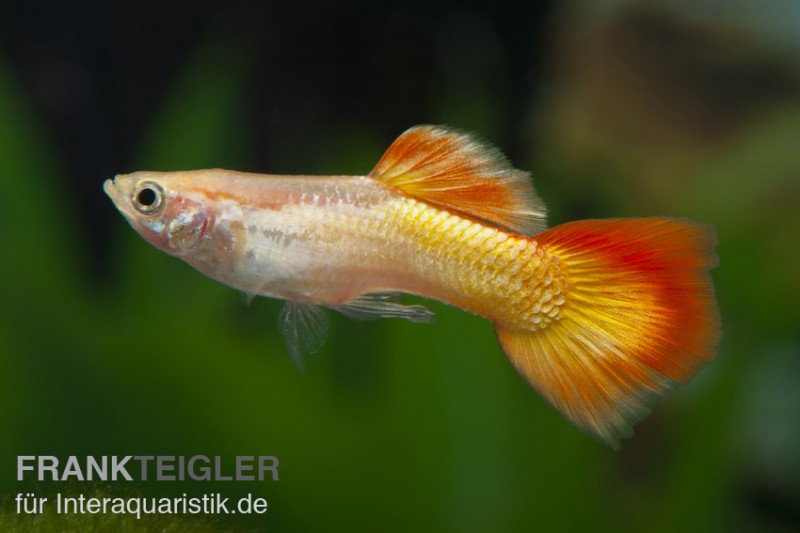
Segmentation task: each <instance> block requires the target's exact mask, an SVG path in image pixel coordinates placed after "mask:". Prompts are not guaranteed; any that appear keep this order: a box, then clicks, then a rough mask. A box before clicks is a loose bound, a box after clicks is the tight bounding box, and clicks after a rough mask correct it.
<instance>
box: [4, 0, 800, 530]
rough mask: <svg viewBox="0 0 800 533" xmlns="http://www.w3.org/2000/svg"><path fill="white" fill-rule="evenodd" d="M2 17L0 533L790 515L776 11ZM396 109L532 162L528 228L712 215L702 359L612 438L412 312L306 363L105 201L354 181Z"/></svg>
mask: <svg viewBox="0 0 800 533" xmlns="http://www.w3.org/2000/svg"><path fill="white" fill-rule="evenodd" d="M2 11H3V13H2V17H0V236H2V237H3V251H2V252H0V309H2V317H1V318H2V320H0V428H2V429H1V430H0V435H2V437H0V495H2V497H4V498H5V501H4V503H3V506H2V513H1V514H0V530H3V531H6V530H11V531H47V530H65V529H67V530H81V531H88V530H108V531H116V530H129V531H139V530H152V531H162V530H167V531H198V530H202V531H205V530H209V531H211V530H218V529H225V528H229V527H235V528H238V529H239V530H251V529H257V530H270V531H320V530H326V531H340V530H341V531H386V530H398V531H399V530H417V531H459V532H460V531H530V530H546V531H552V530H575V531H585V530H590V529H591V530H599V531H670V532H671V531H676V530H684V531H717V530H719V531H776V532H783V531H795V530H798V529H800V328H798V325H797V319H798V313H797V310H796V308H797V301H800V274H798V265H800V247H798V246H797V235H798V234H800V210H798V208H797V206H798V200H800V150H798V149H797V147H798V139H800V37H798V36H799V35H800V31H799V30H800V9H798V7H795V4H794V3H791V2H787V3H770V4H769V6H768V7H767V6H766V5H765V4H764V3H761V2H758V1H756V0H742V1H739V2H735V3H730V2H719V1H711V0H702V1H699V2H668V1H659V0H628V1H617V2H588V1H584V2H581V1H577V0H574V1H568V2H558V3H556V2H527V3H508V2H435V3H428V2H416V1H411V2H385V3H384V2H373V3H371V2H281V3H278V2H245V1H234V2H225V3H219V4H201V3H189V2H136V3H117V2H85V3H66V4H60V3H55V2H46V3H38V4H30V3H29V4H24V3H21V2H13V3H9V4H8V5H5V6H4V7H3V10H2ZM419 123H434V124H448V125H450V126H453V127H457V128H460V129H463V130H468V131H473V132H475V133H476V134H478V135H479V136H480V137H482V138H484V139H486V140H487V141H489V142H491V143H492V144H494V145H496V146H498V147H499V148H500V149H501V150H502V151H503V152H504V153H506V155H508V156H509V158H510V159H511V161H512V162H513V163H514V164H515V166H517V167H518V168H522V169H526V170H530V171H531V172H532V174H533V176H534V181H535V184H536V187H537V190H538V191H539V193H540V195H541V196H542V198H543V199H544V201H545V203H546V204H547V206H548V208H549V211H550V224H551V225H557V224H560V223H563V222H566V221H569V220H573V219H580V218H591V217H616V216H655V215H663V216H686V217H690V218H692V219H694V220H698V221H701V222H706V223H711V224H714V226H715V227H716V228H717V232H718V235H719V241H720V245H719V248H718V253H719V256H720V265H721V266H720V267H719V268H717V269H716V270H714V271H713V273H712V274H713V277H714V280H715V285H716V288H717V295H718V299H719V304H720V310H721V314H722V318H723V340H722V343H721V346H720V348H719V352H718V358H717V360H716V361H715V362H714V363H712V364H710V365H708V367H707V368H705V369H704V370H703V371H702V372H701V373H700V374H699V375H698V377H697V378H695V379H694V380H693V381H692V382H691V383H689V384H688V385H686V386H684V387H682V388H680V389H679V390H678V391H677V392H676V393H675V394H673V395H671V396H670V397H668V398H666V399H665V400H664V401H662V402H661V403H659V405H657V406H656V408H655V409H654V412H653V414H652V415H651V417H650V418H648V419H647V420H646V421H644V422H643V423H641V424H639V426H637V431H636V435H635V437H633V438H632V439H629V440H627V441H625V442H623V446H622V450H621V451H620V452H613V451H611V450H608V449H606V448H605V447H604V446H603V445H601V444H599V443H597V442H595V441H594V440H592V439H591V438H589V437H586V436H584V435H582V434H580V433H579V432H578V431H576V430H575V429H574V428H573V427H571V426H570V425H569V424H568V423H567V422H566V421H564V420H563V419H562V418H561V417H560V416H559V415H558V414H557V413H556V412H554V411H553V410H552V409H551V408H550V407H549V406H548V405H547V404H546V403H545V402H544V401H543V400H542V399H540V398H538V397H537V396H536V394H535V393H533V392H532V391H531V390H530V389H529V388H528V387H527V386H526V385H525V383H524V382H523V381H522V380H521V379H520V378H519V377H518V376H517V375H516V374H515V373H514V371H513V369H512V368H511V366H510V365H509V364H508V362H507V361H506V360H505V358H504V357H503V355H502V353H501V350H500V348H499V347H498V346H497V343H496V340H495V338H494V335H493V331H492V327H491V325H490V324H489V323H488V322H486V321H483V320H481V319H479V318H477V317H473V316H471V315H467V314H466V313H463V312H461V311H459V310H456V309H452V308H448V307H445V306H443V305H439V304H436V303H431V304H426V305H430V306H431V308H432V309H433V310H435V311H436V313H437V318H438V321H437V323H436V324H434V325H431V326H425V325H415V324H408V323H402V322H398V321H392V320H383V321H376V322H354V321H350V320H346V319H343V318H340V317H334V319H333V321H332V325H331V332H330V338H329V340H328V343H327V344H326V346H325V347H324V348H323V350H322V351H321V352H320V353H318V354H317V355H315V356H314V357H312V358H311V359H310V360H309V361H308V371H307V372H306V373H305V374H303V373H300V372H299V371H298V370H297V369H296V368H295V367H294V365H293V364H292V363H291V361H290V359H289V356H288V354H287V352H286V350H285V348H284V346H283V342H282V339H281V338H280V335H279V333H278V331H277V327H276V325H275V320H276V317H277V314H278V310H279V309H280V303H279V302H274V301H269V300H265V299H257V300H256V301H254V302H253V303H252V304H251V305H246V303H245V301H244V297H243V296H242V295H240V294H238V293H236V292H235V291H233V290H231V289H228V288H226V287H223V286H221V285H219V284H217V283H215V282H213V281H211V280H209V279H207V278H204V277H203V276H201V275H200V274H198V273H196V272H194V271H193V270H192V269H191V268H190V267H188V266H187V265H185V264H183V263H181V262H180V261H178V260H176V259H173V258H170V257H168V256H166V255H164V254H162V253H161V252H159V251H158V250H156V249H154V248H152V247H151V246H149V245H148V244H147V243H145V242H144V241H143V240H142V239H141V238H139V237H138V236H137V235H136V234H135V232H133V231H132V230H131V229H130V228H129V227H128V226H127V224H125V222H124V221H123V219H122V218H121V217H120V216H119V214H118V213H117V212H116V210H115V209H114V207H113V206H112V204H111V202H110V201H109V200H108V198H107V197H106V196H105V195H104V194H103V192H102V183H103V181H104V180H105V179H107V178H109V177H112V176H113V175H115V174H117V173H124V172H130V171H135V170H144V169H150V170H178V169H192V168H208V167H223V168H232V169H236V170H246V171H254V172H264V173H303V174H364V173H366V172H368V171H369V170H370V169H371V167H372V166H373V165H374V164H375V162H377V160H378V158H379V157H380V155H381V153H382V152H383V150H384V149H385V148H386V147H387V146H388V145H389V144H390V143H391V141H392V140H393V139H394V138H395V137H396V136H397V135H399V134H400V133H401V132H402V131H404V130H405V129H406V128H408V127H410V126H412V125H415V124H419ZM38 454H42V455H58V456H62V457H66V456H68V455H77V456H85V455H126V454H145V455H195V454H205V455H212V456H213V455H221V456H223V457H226V458H232V457H234V456H237V455H253V454H255V455H276V456H278V457H279V458H280V460H281V481H279V482H261V483H259V482H253V483H247V482H241V483H211V484H205V485H198V484H197V482H187V483H184V484H180V483H175V484H171V483H164V482H162V483H154V484H135V485H134V486H133V487H130V486H126V485H119V484H118V485H111V486H98V485H97V484H85V485H84V484H69V485H66V484H63V483H41V484H39V483H20V482H17V481H16V477H15V467H16V465H15V460H16V457H17V456H18V455H38ZM28 490H32V491H35V492H37V493H41V494H44V495H48V494H54V493H55V492H59V491H60V492H66V493H71V494H72V493H78V492H83V493H86V494H87V495H97V494H109V493H115V492H116V491H120V490H122V491H130V492H131V493H134V494H141V495H168V496H174V495H180V493H182V492H184V491H186V492H189V493H202V492H210V491H220V492H223V493H225V495H231V496H238V495H241V494H246V493H248V492H251V493H253V494H255V495H258V496H263V497H265V498H267V499H268V501H269V502H270V510H269V512H268V513H267V514H266V515H265V516H263V517H256V518H252V519H247V518H239V519H238V520H229V519H220V520H217V519H216V518H214V517H162V518H153V517H149V518H147V519H145V520H144V521H141V522H137V521H136V520H128V519H127V518H124V517H123V518H119V517H117V518H116V519H115V520H118V521H111V522H104V521H103V520H106V519H107V518H108V517H93V516H86V517H73V516H58V515H55V514H47V515H45V516H43V517H24V516H23V517H18V516H16V514H15V513H14V511H13V501H12V500H11V499H10V498H13V495H14V494H16V493H17V492H23V491H28ZM229 518H230V517H229ZM101 519H102V520H101ZM37 520H38V521H37ZM103 528H105V529H103Z"/></svg>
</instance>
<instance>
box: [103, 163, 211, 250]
mask: <svg viewBox="0 0 800 533" xmlns="http://www.w3.org/2000/svg"><path fill="white" fill-rule="evenodd" d="M184 178H185V177H184V176H183V175H182V173H169V172H134V173H133V174H119V175H117V176H115V177H114V179H113V180H110V179H109V180H106V181H105V183H104V184H103V190H104V191H105V192H106V194H107V195H108V196H109V197H110V198H111V201H112V202H114V205H115V206H116V208H117V209H118V210H119V212H120V213H122V216H123V217H125V219H126V220H127V221H128V223H129V224H130V225H131V226H132V227H133V229H135V230H136V232H137V233H139V235H141V236H142V237H144V239H145V240H146V241H148V242H149V243H150V244H152V245H153V246H155V247H157V248H159V249H160V250H162V251H164V252H166V253H168V254H170V255H175V256H185V255H188V254H190V253H192V252H193V251H195V249H196V248H197V247H198V245H199V244H200V243H201V242H202V240H203V237H204V236H206V235H208V233H209V231H210V230H211V227H212V225H213V222H214V217H213V214H212V213H211V210H210V209H209V207H208V205H207V204H206V203H205V202H203V199H202V195H198V193H197V192H196V191H193V190H192V189H191V188H189V187H187V185H186V180H185V179H184Z"/></svg>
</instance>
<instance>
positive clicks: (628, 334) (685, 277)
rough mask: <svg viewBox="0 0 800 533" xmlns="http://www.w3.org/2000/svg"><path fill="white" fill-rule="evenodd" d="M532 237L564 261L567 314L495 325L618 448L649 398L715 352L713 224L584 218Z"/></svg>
mask: <svg viewBox="0 0 800 533" xmlns="http://www.w3.org/2000/svg"><path fill="white" fill-rule="evenodd" d="M535 239H536V240H537V241H538V242H539V243H540V244H541V245H542V246H544V247H545V249H546V250H547V251H548V252H549V253H552V254H555V255H557V256H558V257H559V258H560V260H561V265H562V267H563V270H564V271H566V273H567V280H568V284H569V285H568V289H567V293H566V302H565V304H564V306H563V307H562V311H563V313H562V315H561V318H560V319H559V320H557V321H555V322H553V323H551V324H549V325H548V326H547V327H545V328H543V329H541V330H537V331H524V330H513V329H506V328H504V327H502V326H499V325H497V326H496V331H497V336H498V339H499V341H500V344H501V345H502V347H503V350H504V351H505V353H506V355H507V356H508V358H509V359H510V360H511V362H512V363H513V364H514V366H515V367H516V369H517V370H518V371H519V372H520V374H522V375H523V376H524V377H525V379H526V380H527V381H528V382H529V383H530V384H531V386H533V387H534V388H535V389H536V390H537V391H538V392H539V393H540V394H541V395H542V396H543V397H544V398H546V399H547V400H548V401H549V402H550V403H551V404H552V405H553V406H554V407H556V409H558V410H559V411H561V413H562V414H564V416H566V417H567V418H568V419H569V420H570V421H571V422H573V423H574V424H575V425H576V426H577V427H578V428H580V429H581V430H583V431H585V432H587V433H589V434H591V435H594V436H596V437H598V438H599V439H601V440H603V441H605V442H606V443H607V444H609V445H610V446H612V447H614V448H617V447H618V446H619V439H620V438H622V437H628V436H630V435H632V433H633V424H635V423H636V422H638V421H640V420H642V419H643V418H645V417H646V416H647V415H648V414H649V412H650V407H651V405H652V404H653V403H654V402H655V400H657V399H658V398H659V397H660V396H662V395H663V394H665V393H666V392H667V391H669V390H671V389H673V388H674V387H675V386H676V385H677V384H678V383H683V382H686V381H688V380H689V379H690V378H691V377H692V376H693V375H694V374H695V373H696V372H697V371H698V370H699V369H700V367H701V366H703V364H704V363H706V362H707V361H709V360H711V359H712V358H713V357H714V350H715V347H716V344H717V342H718V339H719V334H720V333H719V313H718V310H717V306H716V302H715V299H714V289H713V286H712V284H711V278H710V276H709V275H708V270H709V269H710V268H712V267H713V266H715V265H716V264H717V259H716V256H715V254H714V247H715V245H716V239H715V236H714V231H713V228H712V227H711V226H705V225H700V224H695V223H693V222H690V221H687V220H681V219H667V218H649V219H616V220H583V221H578V222H573V223H569V224H564V225H562V226H558V227H556V228H553V229H551V230H548V231H546V232H544V233H542V234H540V235H538V236H537V237H535Z"/></svg>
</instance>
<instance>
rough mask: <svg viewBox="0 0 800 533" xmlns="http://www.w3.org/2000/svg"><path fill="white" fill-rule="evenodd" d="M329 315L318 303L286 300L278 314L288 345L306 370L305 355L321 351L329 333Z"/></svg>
mask: <svg viewBox="0 0 800 533" xmlns="http://www.w3.org/2000/svg"><path fill="white" fill-rule="evenodd" d="M328 322H329V319H328V315H327V314H326V313H325V310H324V309H322V308H321V307H319V306H317V305H312V304H304V303H297V302H288V301H287V302H286V305H284V306H283V309H281V313H280V315H279V316H278V327H279V328H280V330H281V334H282V335H283V338H284V340H285V341H286V347H287V348H288V350H289V354H290V355H291V356H292V359H293V360H294V362H295V364H296V365H297V367H298V368H300V370H305V365H304V364H303V357H304V356H306V355H309V354H312V353H315V352H317V351H319V349H320V348H322V345H323V344H325V338H326V337H327V335H328Z"/></svg>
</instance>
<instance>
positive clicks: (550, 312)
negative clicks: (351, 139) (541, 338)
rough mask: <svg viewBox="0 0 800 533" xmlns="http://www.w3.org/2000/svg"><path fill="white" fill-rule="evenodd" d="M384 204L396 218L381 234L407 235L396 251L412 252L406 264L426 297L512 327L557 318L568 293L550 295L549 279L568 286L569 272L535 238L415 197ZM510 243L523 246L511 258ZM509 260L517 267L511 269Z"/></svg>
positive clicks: (395, 239) (389, 238)
mask: <svg viewBox="0 0 800 533" xmlns="http://www.w3.org/2000/svg"><path fill="white" fill-rule="evenodd" d="M386 209H387V210H388V211H389V212H390V213H391V214H390V215H389V216H388V218H389V219H390V220H393V221H395V223H393V224H391V225H388V226H386V227H385V230H386V233H385V236H384V237H383V238H384V239H385V241H386V242H398V240H401V239H399V238H398V234H405V235H407V238H406V239H404V240H405V241H406V242H410V243H411V244H412V246H411V250H404V251H403V252H404V253H403V254H400V255H401V256H402V255H407V254H408V253H410V255H411V262H412V264H411V265H409V267H410V268H413V269H414V270H415V272H416V274H417V276H418V278H419V282H420V283H424V284H425V285H426V290H425V291H422V292H424V293H425V294H426V295H428V296H429V297H433V298H436V299H438V300H441V301H443V302H447V303H450V304H452V305H455V306H457V307H460V308H462V309H464V310H467V311H470V312H472V313H475V314H477V315H480V316H483V317H486V318H489V319H490V320H492V321H495V322H498V323H502V324H503V325H505V326H507V327H512V328H523V329H531V330H535V329H539V328H542V327H544V326H546V325H547V324H548V323H550V322H551V321H553V320H557V319H558V316H559V314H558V309H559V308H560V306H561V305H563V304H564V303H565V302H566V299H564V298H561V299H559V300H556V301H552V296H553V294H552V290H550V289H549V285H550V284H551V283H552V280H559V282H560V285H559V286H560V287H566V286H567V285H568V283H567V278H566V275H565V274H564V273H562V272H561V270H560V268H559V263H558V261H556V260H554V259H553V256H552V254H547V253H545V252H544V251H543V250H542V249H541V247H540V246H538V245H537V243H536V241H535V240H533V239H527V238H523V237H520V236H513V235H509V234H508V233H505V232H502V231H501V230H498V229H496V228H486V227H485V226H483V225H482V224H480V223H479V222H475V221H471V220H467V219H464V218H462V217H459V216H457V215H454V214H450V213H443V212H442V211H440V210H437V209H436V208H434V207H431V206H428V205H425V204H423V203H421V202H418V201H416V200H414V199H409V198H399V199H395V200H393V201H392V202H390V203H389V205H388V206H387V207H386ZM497 234H502V235H503V237H502V242H497V240H495V241H492V238H493V237H494V236H495V235H497ZM514 248H516V249H517V250H519V249H520V248H522V250H523V251H522V253H519V254H518V255H517V256H516V258H515V259H511V253H510V250H511V249H514ZM395 259H396V260H401V261H407V260H408V259H404V258H403V257H396V258H395ZM512 263H515V264H516V265H517V268H516V269H514V271H513V272H509V268H508V267H509V264H512ZM495 279H501V280H502V281H503V282H502V283H495V282H493V281H494V280H495ZM511 283H514V284H513V285H510V284H511ZM560 290H562V289H560ZM551 301H552V305H550V306H549V307H548V306H546V304H547V303H548V302H551ZM537 304H538V306H540V307H542V309H540V308H539V307H537Z"/></svg>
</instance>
